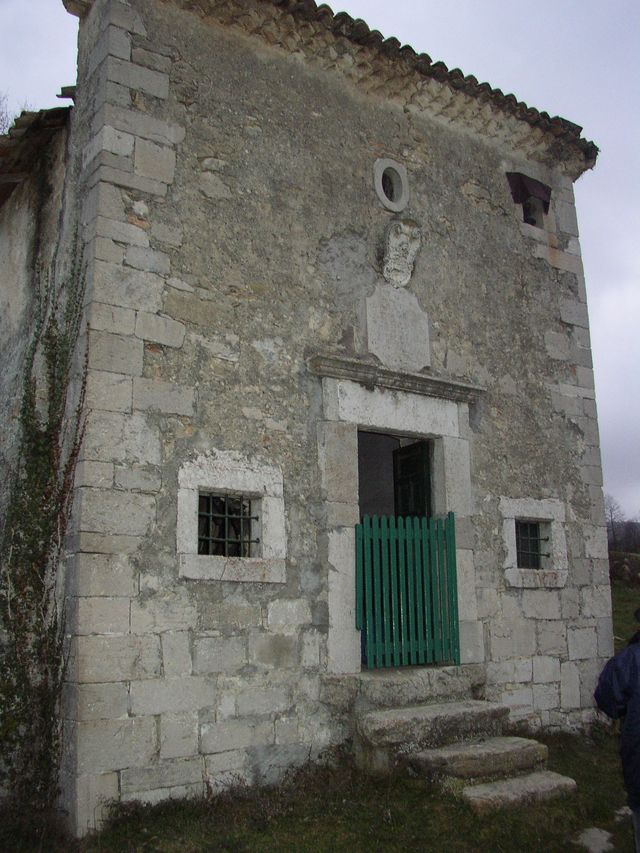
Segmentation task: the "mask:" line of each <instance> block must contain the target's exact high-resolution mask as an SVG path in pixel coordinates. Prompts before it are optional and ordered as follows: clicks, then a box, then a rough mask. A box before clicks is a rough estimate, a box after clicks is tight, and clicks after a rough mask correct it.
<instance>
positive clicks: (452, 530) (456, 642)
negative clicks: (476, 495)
mask: <svg viewBox="0 0 640 853" xmlns="http://www.w3.org/2000/svg"><path fill="white" fill-rule="evenodd" d="M447 526H448V528H449V558H448V560H447V567H448V569H449V595H450V596H451V627H452V642H453V662H454V663H455V664H456V666H460V623H459V621H458V620H459V614H458V567H457V559H456V519H455V515H454V514H453V513H452V512H450V513H449V515H448V516H447Z"/></svg>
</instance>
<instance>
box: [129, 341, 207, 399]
mask: <svg viewBox="0 0 640 853" xmlns="http://www.w3.org/2000/svg"><path fill="white" fill-rule="evenodd" d="M140 345H141V346H142V341H140ZM194 406H195V390H194V389H193V388H187V387H185V386H184V385H176V384H174V383H173V382H164V381H162V380H160V379H135V381H134V383H133V407H134V409H141V410H142V411H148V410H150V409H151V410H157V411H159V412H162V413H163V414H175V415H193V412H194Z"/></svg>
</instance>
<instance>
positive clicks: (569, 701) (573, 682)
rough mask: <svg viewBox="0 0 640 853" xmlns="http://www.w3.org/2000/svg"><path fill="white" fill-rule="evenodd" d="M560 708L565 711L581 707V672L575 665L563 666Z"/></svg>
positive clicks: (567, 663) (567, 664) (561, 668)
mask: <svg viewBox="0 0 640 853" xmlns="http://www.w3.org/2000/svg"><path fill="white" fill-rule="evenodd" d="M560 670H561V677H560V707H561V708H562V709H563V710H569V709H571V708H579V707H580V671H579V670H578V667H577V665H576V664H575V663H571V662H570V661H567V662H566V663H563V664H561V667H560Z"/></svg>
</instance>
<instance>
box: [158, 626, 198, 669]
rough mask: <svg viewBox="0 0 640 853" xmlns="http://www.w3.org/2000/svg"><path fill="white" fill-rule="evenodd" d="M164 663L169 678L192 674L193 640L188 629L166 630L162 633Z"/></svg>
mask: <svg viewBox="0 0 640 853" xmlns="http://www.w3.org/2000/svg"><path fill="white" fill-rule="evenodd" d="M162 663H163V669H164V674H165V675H166V676H167V677H168V678H170V677H174V676H184V675H191V641H190V638H189V632H188V631H165V633H164V634H162Z"/></svg>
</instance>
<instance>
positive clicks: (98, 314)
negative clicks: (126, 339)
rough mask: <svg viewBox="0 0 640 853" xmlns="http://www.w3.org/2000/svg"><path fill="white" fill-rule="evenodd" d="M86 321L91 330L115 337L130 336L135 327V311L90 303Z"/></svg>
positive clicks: (100, 303) (99, 303)
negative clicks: (108, 333)
mask: <svg viewBox="0 0 640 853" xmlns="http://www.w3.org/2000/svg"><path fill="white" fill-rule="evenodd" d="M88 319H89V325H90V326H91V328H92V329H95V330H96V331H99V332H111V333H112V334H116V335H132V334H133V332H134V329H135V325H136V315H135V311H132V310H131V309H130V308H119V307H117V306H116V305H105V304H104V303H102V302H92V303H91V308H90V314H89V318H88Z"/></svg>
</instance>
